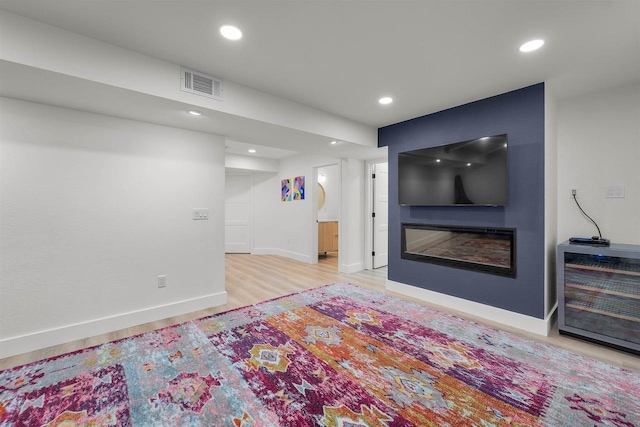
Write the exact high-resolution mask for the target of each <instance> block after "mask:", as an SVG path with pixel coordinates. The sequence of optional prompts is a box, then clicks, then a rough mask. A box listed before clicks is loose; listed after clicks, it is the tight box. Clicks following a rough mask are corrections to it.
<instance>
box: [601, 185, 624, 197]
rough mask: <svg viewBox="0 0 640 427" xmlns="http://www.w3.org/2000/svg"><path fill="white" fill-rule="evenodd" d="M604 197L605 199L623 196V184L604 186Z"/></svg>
mask: <svg viewBox="0 0 640 427" xmlns="http://www.w3.org/2000/svg"><path fill="white" fill-rule="evenodd" d="M605 197H606V198H607V199H618V198H623V197H624V185H609V186H608V187H605Z"/></svg>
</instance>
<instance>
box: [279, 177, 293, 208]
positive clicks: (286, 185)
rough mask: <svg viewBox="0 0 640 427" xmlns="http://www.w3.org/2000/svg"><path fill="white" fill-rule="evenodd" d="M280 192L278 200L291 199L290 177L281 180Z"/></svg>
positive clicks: (287, 200) (286, 200)
mask: <svg viewBox="0 0 640 427" xmlns="http://www.w3.org/2000/svg"><path fill="white" fill-rule="evenodd" d="M280 194H281V196H280V200H282V201H283V202H290V201H291V179H290V178H287V179H283V180H282V185H281V188H280Z"/></svg>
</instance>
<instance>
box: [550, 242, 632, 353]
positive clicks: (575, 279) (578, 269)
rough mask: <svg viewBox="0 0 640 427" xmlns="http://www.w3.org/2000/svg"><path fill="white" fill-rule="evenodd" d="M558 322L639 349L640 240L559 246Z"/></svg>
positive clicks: (570, 331)
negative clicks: (623, 242) (627, 242)
mask: <svg viewBox="0 0 640 427" xmlns="http://www.w3.org/2000/svg"><path fill="white" fill-rule="evenodd" d="M557 272H558V328H559V330H560V333H561V334H567V335H573V336H577V337H581V338H586V339H589V340H591V341H596V342H600V343H603V344H606V345H610V346H612V347H616V348H620V349H623V350H626V351H630V352H632V353H636V354H640V246H638V245H622V244H612V245H611V246H609V247H599V246H587V245H575V244H570V243H569V242H564V243H563V244H561V245H559V246H558V263H557Z"/></svg>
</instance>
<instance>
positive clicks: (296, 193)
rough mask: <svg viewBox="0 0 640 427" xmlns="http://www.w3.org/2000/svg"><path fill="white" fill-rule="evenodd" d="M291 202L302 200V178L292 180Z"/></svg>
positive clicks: (297, 177)
mask: <svg viewBox="0 0 640 427" xmlns="http://www.w3.org/2000/svg"><path fill="white" fill-rule="evenodd" d="M291 192H292V193H293V200H304V176H296V177H295V178H293V188H292V190H291Z"/></svg>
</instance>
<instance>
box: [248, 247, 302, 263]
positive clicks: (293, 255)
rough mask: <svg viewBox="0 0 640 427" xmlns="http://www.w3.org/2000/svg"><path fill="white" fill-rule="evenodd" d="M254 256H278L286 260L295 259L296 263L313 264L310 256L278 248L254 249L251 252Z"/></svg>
mask: <svg viewBox="0 0 640 427" xmlns="http://www.w3.org/2000/svg"><path fill="white" fill-rule="evenodd" d="M251 254H253V255H278V256H281V257H285V258H290V259H294V260H296V261H301V262H306V263H307V264H311V263H312V262H311V257H310V256H309V255H305V254H300V253H297V252H291V251H286V250H284V249H278V248H254V249H253V250H252V251H251Z"/></svg>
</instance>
